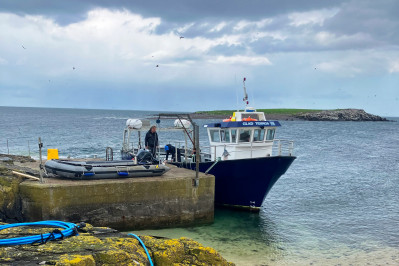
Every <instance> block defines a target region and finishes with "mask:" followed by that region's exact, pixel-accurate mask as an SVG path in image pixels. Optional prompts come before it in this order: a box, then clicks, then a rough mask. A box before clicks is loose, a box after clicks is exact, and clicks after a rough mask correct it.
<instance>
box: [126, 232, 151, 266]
mask: <svg viewBox="0 0 399 266" xmlns="http://www.w3.org/2000/svg"><path fill="white" fill-rule="evenodd" d="M127 235H128V236H134V237H135V238H137V240H138V241H139V242H140V244H141V245H142V246H143V248H144V250H145V253H146V254H147V257H148V260H149V261H150V265H151V266H154V264H153V263H152V260H151V257H150V254H149V253H148V250H147V248H146V247H145V245H144V243H143V241H141V239H140V237H138V236H137V235H135V234H127Z"/></svg>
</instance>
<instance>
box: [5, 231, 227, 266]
mask: <svg viewBox="0 0 399 266" xmlns="http://www.w3.org/2000/svg"><path fill="white" fill-rule="evenodd" d="M27 230H29V231H27ZM43 230H47V232H49V231H51V230H53V229H49V228H47V229H39V228H29V229H26V230H15V231H14V232H13V234H18V233H19V234H21V235H26V233H27V232H29V234H34V233H42V232H43ZM21 235H20V236H21ZM4 236H5V235H4V234H3V235H2V236H0V238H1V237H3V238H4ZM141 239H142V240H143V242H144V243H145V245H146V247H147V249H148V252H149V254H150V256H151V259H152V261H153V262H154V263H155V265H233V264H232V263H229V262H227V261H226V260H225V259H224V258H223V257H222V256H220V254H219V253H218V252H217V251H215V250H214V249H212V248H209V247H204V246H202V245H201V244H200V243H198V242H195V241H193V240H191V239H188V238H180V239H165V238H162V239H158V238H154V237H150V236H141ZM27 263H29V264H37V263H42V264H50V265H63V266H66V265H77V266H91V265H149V260H148V258H147V255H146V254H145V252H144V249H143V247H142V246H141V245H140V243H139V241H138V240H137V239H136V238H133V237H131V236H128V235H127V234H122V233H119V232H118V231H116V230H113V229H111V228H96V227H92V226H91V225H88V226H87V227H86V229H85V230H84V232H81V233H80V235H79V236H73V237H69V238H67V239H64V240H61V241H52V242H48V243H47V244H44V245H40V246H32V245H22V246H9V247H0V264H2V265H7V264H10V265H25V264H27Z"/></svg>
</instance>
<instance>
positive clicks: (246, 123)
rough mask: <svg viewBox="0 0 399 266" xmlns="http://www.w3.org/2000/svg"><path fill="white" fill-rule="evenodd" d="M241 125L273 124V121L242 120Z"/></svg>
mask: <svg viewBox="0 0 399 266" xmlns="http://www.w3.org/2000/svg"><path fill="white" fill-rule="evenodd" d="M242 125H243V126H275V125H276V124H275V123H274V122H273V121H254V122H242Z"/></svg>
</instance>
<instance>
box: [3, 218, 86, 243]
mask: <svg viewBox="0 0 399 266" xmlns="http://www.w3.org/2000/svg"><path fill="white" fill-rule="evenodd" d="M20 226H39V227H56V229H54V230H53V231H52V232H50V233H46V234H39V235H33V236H25V237H15V238H6V239H0V246H11V245H26V244H32V245H33V244H37V245H42V244H46V243H47V242H48V241H52V240H57V239H64V238H66V237H70V236H74V235H78V231H77V229H78V228H82V227H85V226H86V225H85V224H84V223H81V224H80V225H76V224H74V223H69V222H62V221H41V222H31V223H15V224H5V225H1V226H0V231H1V230H4V229H7V228H12V227H20ZM58 228H64V230H60V229H58Z"/></svg>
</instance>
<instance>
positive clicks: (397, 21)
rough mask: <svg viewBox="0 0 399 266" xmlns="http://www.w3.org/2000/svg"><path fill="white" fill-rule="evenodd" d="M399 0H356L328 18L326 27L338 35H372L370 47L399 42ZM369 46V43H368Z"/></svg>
mask: <svg viewBox="0 0 399 266" xmlns="http://www.w3.org/2000/svg"><path fill="white" fill-rule="evenodd" d="M398 14H399V1H395V0H385V1H373V0H354V1H350V2H349V3H346V4H344V5H342V6H341V8H340V11H339V12H338V13H337V14H336V15H335V16H334V17H332V18H331V19H328V20H326V22H325V29H326V30H328V31H330V32H333V33H335V34H337V35H354V34H357V33H364V34H367V35H370V36H371V37H372V40H371V41H370V43H369V45H368V46H370V47H373V46H376V45H382V44H392V45H398V43H399V31H398V28H399V17H398ZM366 46H367V45H366Z"/></svg>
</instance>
